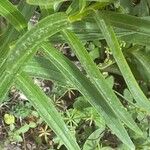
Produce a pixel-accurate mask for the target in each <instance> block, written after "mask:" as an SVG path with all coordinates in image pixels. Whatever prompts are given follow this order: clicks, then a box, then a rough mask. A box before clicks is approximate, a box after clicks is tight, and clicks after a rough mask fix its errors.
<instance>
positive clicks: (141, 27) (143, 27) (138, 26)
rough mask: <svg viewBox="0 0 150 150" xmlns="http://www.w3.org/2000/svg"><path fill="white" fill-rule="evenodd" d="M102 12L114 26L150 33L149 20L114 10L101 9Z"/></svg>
mask: <svg viewBox="0 0 150 150" xmlns="http://www.w3.org/2000/svg"><path fill="white" fill-rule="evenodd" d="M100 14H101V16H102V17H105V19H106V20H108V21H109V22H110V23H111V24H112V25H113V26H116V27H119V28H124V29H129V30H133V31H136V32H139V33H144V34H147V35H149V34H150V21H149V20H145V19H142V18H138V17H135V16H131V15H126V14H120V13H116V12H112V11H101V12H100ZM137 22H138V23H137Z"/></svg>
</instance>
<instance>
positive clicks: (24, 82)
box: [16, 73, 80, 150]
mask: <svg viewBox="0 0 150 150" xmlns="http://www.w3.org/2000/svg"><path fill="white" fill-rule="evenodd" d="M16 82H17V85H18V86H19V89H21V90H22V91H23V92H24V94H25V95H26V97H27V98H28V99H29V101H30V103H31V104H32V105H33V107H34V108H35V109H36V110H37V111H38V113H39V114H40V115H41V117H42V118H43V119H44V121H45V122H46V123H47V124H48V125H49V126H50V127H51V128H52V129H53V131H54V132H55V133H56V135H57V136H58V137H60V139H61V140H62V141H63V143H64V144H65V146H66V147H67V148H68V149H70V150H80V148H79V146H78V144H77V143H76V141H75V138H73V136H72V134H71V132H70V131H69V129H68V128H67V126H66V125H65V123H64V121H63V120H62V117H61V116H60V114H59V113H58V112H57V110H56V108H55V107H54V104H53V101H52V100H50V99H49V98H48V97H47V96H46V95H45V94H44V93H43V91H42V90H41V89H40V88H39V87H38V86H37V85H35V84H34V83H33V81H32V80H31V79H30V78H29V77H28V76H27V75H26V74H25V73H21V75H19V76H18V77H17V81H16Z"/></svg>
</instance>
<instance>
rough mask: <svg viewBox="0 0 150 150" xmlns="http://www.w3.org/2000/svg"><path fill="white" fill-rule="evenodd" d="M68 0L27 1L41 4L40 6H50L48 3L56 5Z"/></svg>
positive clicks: (27, 0) (32, 3)
mask: <svg viewBox="0 0 150 150" xmlns="http://www.w3.org/2000/svg"><path fill="white" fill-rule="evenodd" d="M64 1H66V0H44V1H43V0H26V2H27V3H29V4H30V5H39V6H48V5H54V4H55V3H58V2H64Z"/></svg>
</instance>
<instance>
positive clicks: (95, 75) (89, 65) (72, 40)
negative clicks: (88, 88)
mask: <svg viewBox="0 0 150 150" xmlns="http://www.w3.org/2000/svg"><path fill="white" fill-rule="evenodd" d="M63 35H64V37H65V39H66V40H67V41H68V43H69V44H70V46H71V48H72V50H73V51H74V53H75V54H76V56H77V57H78V59H79V60H80V63H81V64H82V65H83V66H84V68H85V71H86V72H87V74H88V76H89V77H90V79H91V81H92V83H93V84H94V85H95V86H96V87H97V89H98V90H99V92H100V93H101V94H102V96H103V97H104V101H106V103H108V105H109V106H110V107H111V108H112V109H113V111H114V112H115V114H116V116H117V117H118V118H119V119H120V120H122V121H123V122H124V123H125V124H126V125H127V126H128V127H129V128H131V129H132V130H134V131H135V132H137V133H140V134H141V131H140V129H139V128H138V126H137V125H136V123H135V122H134V121H133V119H132V118H131V116H130V114H129V113H128V112H127V111H126V110H125V108H124V107H123V105H122V104H121V102H120V100H119V99H118V98H117V96H116V95H115V94H114V92H113V90H112V88H111V87H110V86H109V84H108V83H107V81H106V80H105V78H104V77H103V75H102V74H101V73H100V71H99V69H98V67H97V66H96V64H95V63H94V61H93V60H92V59H91V57H90V55H89V54H88V52H87V50H86V49H85V47H84V46H83V44H82V43H81V42H80V40H79V39H78V38H77V36H76V35H75V34H74V33H72V32H70V31H69V30H63ZM116 107H117V109H116Z"/></svg>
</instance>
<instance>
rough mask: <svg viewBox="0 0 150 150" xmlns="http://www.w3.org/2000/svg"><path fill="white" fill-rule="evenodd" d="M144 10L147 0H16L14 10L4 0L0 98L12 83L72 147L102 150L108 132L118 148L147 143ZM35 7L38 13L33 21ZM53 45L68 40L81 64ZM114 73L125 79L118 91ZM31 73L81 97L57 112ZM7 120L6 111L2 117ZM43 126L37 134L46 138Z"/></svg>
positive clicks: (149, 58) (148, 72) (149, 24)
mask: <svg viewBox="0 0 150 150" xmlns="http://www.w3.org/2000/svg"><path fill="white" fill-rule="evenodd" d="M149 10H150V2H149V0H145V1H141V2H137V1H129V0H120V1H119V0H102V1H101V0H95V1H94V0H87V1H85V0H73V1H69V0H68V1H66V0H57V1H56V0H55V1H54V0H46V1H44V2H43V0H27V1H24V0H20V1H19V3H18V4H17V8H16V7H15V6H14V5H13V4H12V3H11V2H9V1H8V0H3V1H0V14H1V15H2V17H1V19H2V29H1V30H0V31H1V36H0V45H1V46H0V102H1V103H2V102H3V101H4V100H6V99H7V94H8V92H9V90H10V88H11V87H12V86H13V85H15V86H16V87H17V88H18V89H19V90H21V91H22V92H23V93H24V94H25V96H26V97H27V99H28V100H29V102H30V104H31V105H32V106H33V107H34V108H35V109H36V111H37V112H38V114H39V115H40V117H41V118H42V119H43V120H44V121H45V122H46V124H47V125H48V126H49V127H50V128H51V129H52V130H53V132H54V133H55V134H56V135H57V136H58V138H56V141H59V140H60V145H61V143H62V144H63V145H65V147H66V148H67V149H69V150H70V149H71V150H80V149H81V148H83V149H90V148H91V147H92V146H95V147H92V148H93V149H101V147H102V146H103V145H108V144H107V142H106V143H105V142H104V141H105V140H102V142H100V139H105V136H106V135H105V134H104V135H103V133H104V131H105V132H106V130H107V132H108V131H109V130H108V129H110V131H111V134H110V135H112V134H115V135H116V136H117V137H118V139H117V140H116V141H118V142H116V143H117V144H116V145H115V146H116V147H117V148H118V149H135V147H136V148H141V147H142V148H146V147H147V146H149V139H148V137H149V117H148V114H149V112H150V101H149V99H148V96H149V92H148V90H149V81H150V78H149V77H150V68H149V64H150V54H149V48H150V43H149V39H150V36H149V34H150V20H149V14H150V12H149ZM35 12H38V14H39V16H36V17H37V20H35V22H34V23H33V22H32V23H31V20H32V19H33V18H34V17H35V16H34V15H35ZM5 19H6V20H5ZM33 20H34V19H33ZM36 22H38V23H36ZM35 23H36V25H34V24H35ZM58 43H67V44H68V45H69V50H72V53H73V55H74V59H75V60H78V61H79V62H80V65H79V66H77V65H75V64H74V62H73V61H71V57H70V56H68V55H63V54H62V53H61V51H58V49H57V48H55V45H57V44H58ZM111 75H113V76H111ZM116 76H119V77H121V79H122V83H121V88H120V89H119V88H115V84H116V83H114V81H113V80H114V78H115V79H117V77H116ZM31 77H36V78H40V79H46V80H51V81H54V83H55V82H56V83H57V84H59V85H61V86H65V87H66V88H67V91H68V90H69V91H70V90H72V89H75V90H76V91H78V92H79V93H80V94H79V95H78V96H77V97H78V98H76V99H75V102H74V103H73V104H71V105H70V107H71V108H69V107H68V106H66V108H64V107H63V109H64V110H63V113H61V111H62V110H61V108H59V109H58V108H57V106H58V105H59V102H58V101H57V100H56V99H55V94H54V95H49V94H47V95H46V94H45V93H44V91H42V89H41V88H40V87H39V86H38V85H37V84H35V83H34V81H33V79H32V78H31ZM122 84H124V86H122ZM56 93H57V92H56ZM57 94H58V95H56V96H61V95H59V93H57ZM53 98H54V99H55V100H53ZM61 106H62V105H61ZM19 110H20V109H19ZM16 115H17V114H16ZM24 115H25V116H26V114H24ZM9 117H11V116H8V114H6V116H5V120H7V119H6V118H9ZM87 121H88V123H89V124H88V125H86V122H87ZM5 122H6V123H8V120H7V121H5ZM143 122H144V123H143ZM143 124H144V125H143ZM85 126H86V127H87V126H92V127H94V130H95V131H94V132H93V131H92V132H93V133H92V132H91V131H87V130H86V127H85ZM33 127H35V126H34V125H33V124H27V125H26V126H25V131H22V130H21V131H18V130H17V131H15V134H16V133H17V135H18V134H20V133H24V132H26V131H27V130H29V129H30V128H33ZM106 127H107V128H106ZM45 130H47V127H45V129H43V130H42V133H41V136H42V135H44V136H45V138H46V135H49V133H45ZM127 131H128V132H127ZM78 132H79V133H78ZM82 132H87V134H82ZM90 134H91V135H90ZM79 135H80V136H79ZM89 135H90V136H89ZM88 136H89V138H88ZM94 138H95V140H93V139H94ZM86 139H87V140H86ZM91 139H92V140H91ZM131 139H132V140H131ZM85 140H86V142H85ZM93 141H94V142H93ZM139 141H140V142H141V143H140V144H139ZM100 143H101V144H100ZM83 144H84V145H83Z"/></svg>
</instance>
